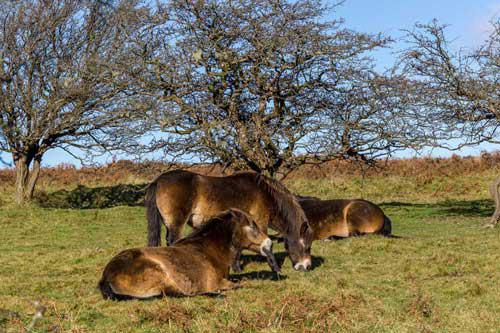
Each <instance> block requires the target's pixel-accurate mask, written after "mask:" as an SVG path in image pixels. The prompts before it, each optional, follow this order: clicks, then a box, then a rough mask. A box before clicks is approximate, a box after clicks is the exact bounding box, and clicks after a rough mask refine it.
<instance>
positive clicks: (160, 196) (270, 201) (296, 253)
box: [146, 170, 312, 272]
mask: <svg viewBox="0 0 500 333" xmlns="http://www.w3.org/2000/svg"><path fill="white" fill-rule="evenodd" d="M146 206H147V217H148V245H149V246H159V245H160V242H161V240H160V239H161V223H162V222H163V223H164V225H165V227H166V231H167V232H166V240H167V243H168V244H173V243H174V242H175V241H176V240H177V239H178V237H179V235H181V232H182V228H183V227H184V224H186V223H187V222H188V221H189V222H190V225H191V226H192V227H193V228H199V227H200V226H202V225H203V224H204V223H205V222H206V221H207V220H208V219H209V218H210V216H213V215H215V214H217V213H219V212H221V211H224V210H226V209H229V208H232V207H235V208H238V209H241V210H243V211H245V212H247V213H248V214H249V215H250V216H252V218H253V219H254V220H255V222H256V223H257V225H258V226H259V228H260V229H261V230H262V231H263V232H265V233H267V228H268V227H270V228H272V229H274V230H277V231H278V232H280V234H281V235H283V237H284V238H285V242H286V244H287V246H288V250H287V251H288V254H289V256H290V259H291V261H292V265H293V267H294V268H295V269H296V270H303V271H306V270H308V269H309V268H310V266H311V254H310V248H311V243H312V233H311V229H310V228H309V224H308V221H307V218H306V216H305V214H304V211H303V210H302V208H301V207H300V204H299V203H298V201H297V198H296V197H295V196H294V195H293V194H292V193H290V192H289V191H288V190H287V189H286V187H285V186H283V185H282V184H281V183H280V182H278V181H276V180H273V179H271V178H268V177H266V176H263V175H260V174H258V173H255V172H240V173H236V174H234V175H231V176H226V177H210V176H203V175H200V174H196V173H193V172H190V171H185V170H174V171H170V172H166V173H163V174H161V175H160V176H159V177H157V178H156V179H155V180H154V181H153V182H152V183H151V184H150V185H149V187H148V189H147V192H146ZM234 269H235V271H237V272H239V271H241V268H240V266H239V260H238V258H237V260H236V261H235V267H234Z"/></svg>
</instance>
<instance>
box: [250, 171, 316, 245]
mask: <svg viewBox="0 0 500 333" xmlns="http://www.w3.org/2000/svg"><path fill="white" fill-rule="evenodd" d="M241 174H248V175H251V176H253V178H254V179H255V181H256V182H257V185H259V186H260V187H261V188H263V189H264V191H265V192H266V193H267V194H268V195H269V197H270V198H271V200H272V201H273V203H274V205H275V209H274V210H273V211H274V215H275V216H278V217H279V218H281V219H282V220H283V221H285V223H282V225H281V227H282V228H283V232H284V233H285V234H286V235H289V234H295V235H299V234H300V228H301V226H302V224H303V223H304V222H305V223H307V224H308V225H309V221H308V220H307V217H306V214H305V213H304V210H303V209H302V206H300V203H299V201H298V200H297V198H296V197H295V195H294V194H292V193H291V192H290V191H289V190H288V189H287V188H286V187H285V186H284V185H283V184H282V183H281V182H280V181H278V180H275V179H272V178H270V177H267V176H264V175H262V174H259V173H256V172H242V173H241Z"/></svg>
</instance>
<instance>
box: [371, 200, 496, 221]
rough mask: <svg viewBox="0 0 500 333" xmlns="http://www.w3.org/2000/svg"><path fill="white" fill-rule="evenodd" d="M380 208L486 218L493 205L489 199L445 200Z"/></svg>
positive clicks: (396, 203) (394, 203) (399, 203)
mask: <svg viewBox="0 0 500 333" xmlns="http://www.w3.org/2000/svg"><path fill="white" fill-rule="evenodd" d="M380 206H381V207H382V208H386V207H387V208H389V207H390V208H395V209H397V208H402V209H405V210H414V211H415V212H423V213H425V215H428V216H429V215H430V216H467V217H488V216H491V214H493V211H494V207H495V205H494V203H493V201H492V200H489V199H481V200H470V201H467V200H445V201H441V202H437V203H430V204H425V203H408V202H397V201H396V202H385V203H382V204H380Z"/></svg>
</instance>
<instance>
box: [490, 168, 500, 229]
mask: <svg viewBox="0 0 500 333" xmlns="http://www.w3.org/2000/svg"><path fill="white" fill-rule="evenodd" d="M499 187H500V176H499V177H497V178H495V180H494V181H493V183H491V185H490V194H491V197H492V198H493V200H494V201H495V212H494V213H493V215H492V216H491V220H490V225H491V226H495V225H497V224H498V220H499V219H500V192H499Z"/></svg>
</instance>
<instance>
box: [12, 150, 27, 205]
mask: <svg viewBox="0 0 500 333" xmlns="http://www.w3.org/2000/svg"><path fill="white" fill-rule="evenodd" d="M30 163H31V161H29V160H28V158H27V157H26V156H23V157H19V158H18V159H14V164H15V166H16V203H17V204H18V205H22V204H24V203H25V202H26V201H25V195H24V193H25V190H26V182H27V180H28V177H29V165H30Z"/></svg>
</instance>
